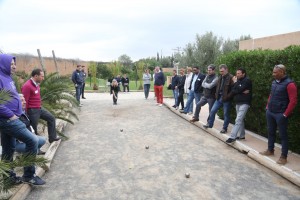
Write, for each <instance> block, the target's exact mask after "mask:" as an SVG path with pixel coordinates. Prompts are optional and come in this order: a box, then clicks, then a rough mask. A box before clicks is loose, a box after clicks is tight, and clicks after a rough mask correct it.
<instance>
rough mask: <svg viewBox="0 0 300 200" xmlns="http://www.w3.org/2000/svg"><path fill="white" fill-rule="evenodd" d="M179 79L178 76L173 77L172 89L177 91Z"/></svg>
mask: <svg viewBox="0 0 300 200" xmlns="http://www.w3.org/2000/svg"><path fill="white" fill-rule="evenodd" d="M178 82H179V77H178V76H177V75H175V76H173V77H172V83H171V89H172V90H175V87H176V86H177V85H178Z"/></svg>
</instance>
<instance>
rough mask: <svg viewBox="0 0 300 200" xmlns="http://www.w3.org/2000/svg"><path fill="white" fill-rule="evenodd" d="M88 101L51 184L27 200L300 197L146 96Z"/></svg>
mask: <svg viewBox="0 0 300 200" xmlns="http://www.w3.org/2000/svg"><path fill="white" fill-rule="evenodd" d="M86 97H87V99H86V100H84V101H83V104H84V106H83V107H82V110H81V112H80V113H79V117H80V121H79V122H78V123H76V124H75V125H74V126H68V127H67V128H66V130H65V132H66V134H67V135H68V136H69V137H70V139H69V140H67V141H63V142H61V144H60V147H59V149H58V150H57V152H56V155H55V157H54V159H53V162H52V164H51V169H50V171H49V172H47V173H46V174H45V176H44V177H43V178H44V179H45V180H46V181H47V184H46V185H45V186H44V187H40V188H35V189H33V190H32V192H31V193H30V194H29V196H28V198H27V199H55V200H57V199H64V200H65V199H299V197H300V190H299V187H297V186H296V185H294V184H292V183H291V182H289V181H287V180H286V179H284V178H282V177H281V176H279V175H278V174H276V173H274V172H273V171H271V170H269V169H268V168H265V167H264V166H262V165H261V164H259V163H257V162H255V161H254V160H253V159H249V157H247V156H245V155H244V154H241V153H239V152H238V151H236V150H235V149H234V148H231V146H229V145H227V144H225V143H224V142H222V141H221V140H218V139H216V138H215V137H212V136H211V135H210V134H208V133H207V132H206V131H203V130H202V129H199V128H198V127H197V126H194V125H191V124H190V123H189V122H187V121H186V120H184V119H182V118H180V117H178V116H177V115H175V114H173V113H172V112H170V110H169V109H168V107H167V106H163V107H158V106H155V102H154V100H152V99H149V100H144V98H143V94H142V93H129V94H128V93H126V94H124V93H121V94H120V95H119V102H118V103H119V104H118V105H117V106H113V105H112V100H111V96H110V95H109V94H107V93H106V94H86ZM167 101H168V100H167ZM167 101H166V103H167ZM247 136H248V135H247ZM247 141H248V138H247ZM146 146H149V149H146V148H145V147H146ZM185 173H190V178H186V177H185Z"/></svg>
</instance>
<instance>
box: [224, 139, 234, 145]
mask: <svg viewBox="0 0 300 200" xmlns="http://www.w3.org/2000/svg"><path fill="white" fill-rule="evenodd" d="M233 142H235V139H232V138H228V140H226V143H229V144H230V143H233Z"/></svg>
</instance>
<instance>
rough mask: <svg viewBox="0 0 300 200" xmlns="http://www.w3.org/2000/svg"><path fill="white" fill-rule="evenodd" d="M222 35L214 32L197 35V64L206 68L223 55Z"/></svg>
mask: <svg viewBox="0 0 300 200" xmlns="http://www.w3.org/2000/svg"><path fill="white" fill-rule="evenodd" d="M222 42H223V38H222V37H217V36H216V35H214V34H213V32H207V33H205V34H204V35H198V34H197V35H196V43H195V47H196V49H195V60H196V64H197V65H199V66H200V67H201V68H202V69H205V68H206V66H208V65H209V64H211V63H214V62H215V61H216V59H217V58H218V56H219V55H221V51H220V49H221V45H222Z"/></svg>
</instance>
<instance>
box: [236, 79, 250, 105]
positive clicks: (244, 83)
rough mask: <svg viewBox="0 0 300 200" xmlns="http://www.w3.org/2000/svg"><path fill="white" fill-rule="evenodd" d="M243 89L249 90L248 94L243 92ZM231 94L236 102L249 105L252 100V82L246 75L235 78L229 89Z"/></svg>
mask: <svg viewBox="0 0 300 200" xmlns="http://www.w3.org/2000/svg"><path fill="white" fill-rule="evenodd" d="M245 90H249V93H248V94H244V93H243V92H244V91H245ZM231 95H234V97H233V99H234V101H235V103H236V104H248V105H251V100H252V82H251V80H250V79H249V78H248V77H244V78H242V79H239V80H237V82H235V83H234V85H233V87H232V89H231Z"/></svg>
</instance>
